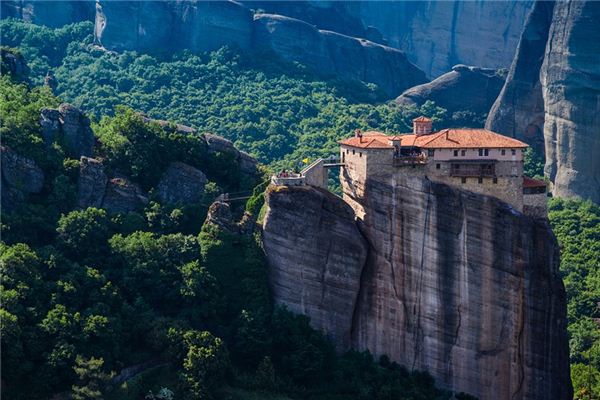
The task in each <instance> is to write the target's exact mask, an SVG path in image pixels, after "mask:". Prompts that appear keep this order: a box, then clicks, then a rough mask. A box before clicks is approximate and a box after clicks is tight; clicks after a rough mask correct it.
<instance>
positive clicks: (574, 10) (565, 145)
mask: <svg viewBox="0 0 600 400" xmlns="http://www.w3.org/2000/svg"><path fill="white" fill-rule="evenodd" d="M599 21H600V2H596V1H566V2H557V3H556V5H555V6H554V16H553V18H552V25H551V27H550V31H549V34H548V45H547V46H546V55H545V58H544V63H543V65H542V68H541V72H540V81H541V86H542V93H543V96H544V112H545V118H544V139H545V144H546V167H545V173H546V175H547V176H548V177H549V178H550V179H551V180H552V181H553V183H554V186H553V190H552V191H553V194H554V195H556V196H560V197H582V198H584V199H591V200H592V201H594V202H596V203H600V158H599V157H598V154H600V27H599V25H598V24H599Z"/></svg>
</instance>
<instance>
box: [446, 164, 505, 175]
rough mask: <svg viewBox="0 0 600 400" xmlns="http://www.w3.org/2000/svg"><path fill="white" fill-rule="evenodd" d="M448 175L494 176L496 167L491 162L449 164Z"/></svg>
mask: <svg viewBox="0 0 600 400" xmlns="http://www.w3.org/2000/svg"><path fill="white" fill-rule="evenodd" d="M450 176H458V177H464V178H469V177H482V178H494V177H495V176H496V168H495V165H494V164H492V163H472V164H467V163H464V164H458V163H456V164H451V166H450Z"/></svg>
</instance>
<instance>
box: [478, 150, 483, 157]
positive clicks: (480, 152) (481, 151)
mask: <svg viewBox="0 0 600 400" xmlns="http://www.w3.org/2000/svg"><path fill="white" fill-rule="evenodd" d="M481 156H483V149H479V157H481Z"/></svg>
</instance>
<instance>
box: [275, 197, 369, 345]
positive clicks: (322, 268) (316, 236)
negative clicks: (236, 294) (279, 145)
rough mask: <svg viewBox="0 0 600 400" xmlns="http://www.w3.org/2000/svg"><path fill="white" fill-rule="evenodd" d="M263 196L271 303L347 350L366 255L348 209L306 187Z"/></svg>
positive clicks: (331, 198) (337, 201)
mask: <svg viewBox="0 0 600 400" xmlns="http://www.w3.org/2000/svg"><path fill="white" fill-rule="evenodd" d="M267 193H268V194H267V196H266V200H267V205H268V210H269V211H268V212H267V214H266V216H265V219H264V238H263V243H264V246H265V251H266V254H267V259H268V261H269V264H270V265H271V270H270V272H269V274H270V281H271V289H272V292H273V295H274V297H275V300H276V301H277V302H278V303H281V304H285V305H286V306H287V307H288V308H289V309H290V310H292V311H294V312H297V313H302V314H306V315H308V316H310V317H311V321H312V324H313V326H314V327H316V328H317V329H320V330H322V331H324V332H326V333H327V335H328V336H329V337H330V338H332V340H333V341H334V343H335V344H336V346H337V347H338V348H339V349H340V350H348V349H349V348H350V344H351V329H352V317H353V312H354V309H355V307H356V300H357V293H358V292H359V290H360V276H361V271H362V269H363V265H364V262H365V258H366V255H367V243H366V241H365V240H364V239H363V237H362V236H361V235H360V233H359V232H358V228H357V227H356V224H355V223H354V213H353V211H352V209H351V208H350V206H348V205H347V204H346V203H344V201H343V200H342V199H340V198H339V197H337V196H335V195H332V194H331V193H329V192H326V191H324V190H319V189H316V188H312V187H309V186H304V187H294V188H292V187H289V188H288V187H275V188H270V189H269V191H268V192H267Z"/></svg>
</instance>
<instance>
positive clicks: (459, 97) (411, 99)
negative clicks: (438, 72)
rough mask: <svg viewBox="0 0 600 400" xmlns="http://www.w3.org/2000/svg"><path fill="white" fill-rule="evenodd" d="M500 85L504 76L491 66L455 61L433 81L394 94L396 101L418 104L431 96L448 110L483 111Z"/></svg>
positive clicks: (502, 83) (491, 102)
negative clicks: (467, 64)
mask: <svg viewBox="0 0 600 400" xmlns="http://www.w3.org/2000/svg"><path fill="white" fill-rule="evenodd" d="M503 85H504V78H503V77H502V75H501V74H500V73H499V72H498V71H496V70H494V69H485V68H477V67H468V66H466V65H455V66H454V67H452V71H450V72H448V73H445V74H444V75H442V76H440V77H438V78H436V79H434V80H433V81H431V82H429V83H424V84H422V85H418V86H415V87H412V88H410V89H408V90H406V91H404V93H402V94H401V95H400V96H398V98H396V102H397V103H398V104H401V105H407V106H410V105H415V106H417V107H419V106H421V105H422V104H423V103H425V102H426V101H427V100H432V101H434V102H435V104H436V105H437V106H440V107H443V108H445V109H446V110H448V111H449V112H450V113H452V112H455V111H470V112H474V113H476V114H485V113H487V112H488V111H489V109H490V107H491V106H492V104H493V103H494V101H495V100H496V97H498V93H500V90H501V89H502V86H503Z"/></svg>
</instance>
